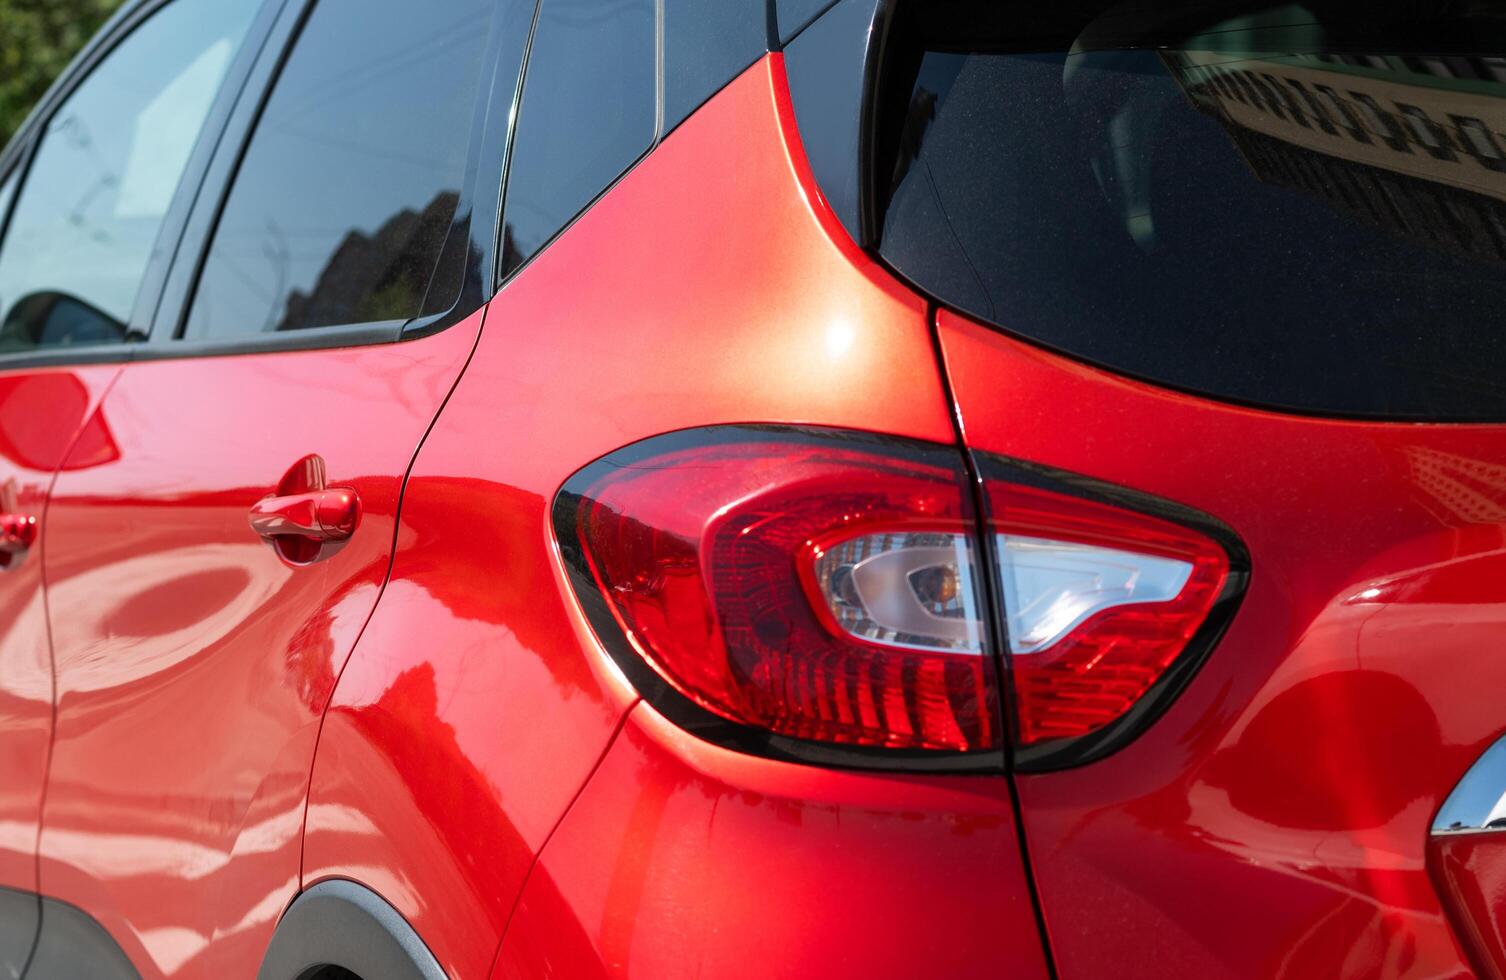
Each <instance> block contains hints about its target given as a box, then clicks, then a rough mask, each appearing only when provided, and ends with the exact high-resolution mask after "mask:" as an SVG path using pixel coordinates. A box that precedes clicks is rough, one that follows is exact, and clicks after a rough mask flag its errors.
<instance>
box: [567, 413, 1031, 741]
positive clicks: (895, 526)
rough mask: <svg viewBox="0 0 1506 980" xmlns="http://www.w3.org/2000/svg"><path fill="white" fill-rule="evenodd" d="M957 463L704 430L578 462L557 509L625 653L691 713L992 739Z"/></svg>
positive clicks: (879, 736)
mask: <svg viewBox="0 0 1506 980" xmlns="http://www.w3.org/2000/svg"><path fill="white" fill-rule="evenodd" d="M959 463H960V461H959V459H958V458H957V455H956V453H955V452H953V451H949V450H946V449H942V448H940V447H936V448H928V447H916V446H911V445H908V444H896V443H884V442H879V441H876V440H872V439H865V438H862V437H853V436H848V437H837V436H816V435H812V434H810V433H803V432H794V431H789V430H758V429H716V430H707V431H703V432H698V433H688V434H682V435H677V436H670V437H665V438H663V439H658V440H651V441H650V442H648V443H644V444H640V445H639V446H637V447H633V448H631V449H629V450H628V451H626V452H624V453H619V454H615V455H614V456H612V457H609V458H608V459H606V460H604V461H603V462H602V463H599V464H597V465H595V466H593V467H591V468H589V469H588V470H586V471H584V472H583V473H582V474H580V476H578V477H577V478H576V479H575V480H572V481H571V483H570V485H568V486H567V487H566V489H565V492H564V493H563V494H562V495H561V498H560V499H561V502H562V505H563V507H562V508H559V507H557V508H556V526H557V528H558V529H559V530H560V531H561V532H562V536H561V540H562V542H572V543H573V544H574V546H575V548H576V549H578V551H573V555H574V558H575V560H576V562H577V564H578V565H579V566H580V567H581V570H582V571H584V572H585V573H586V574H588V575H589V583H585V584H586V585H587V588H586V590H585V591H587V592H590V593H594V594H595V595H598V596H600V597H601V599H602V600H603V601H604V604H605V606H606V609H607V611H609V612H610V614H611V617H612V619H613V620H614V622H615V625H616V627H617V629H618V630H620V633H621V636H622V637H623V638H625V639H626V640H627V642H628V643H630V644H631V646H632V647H633V649H634V651H635V652H636V654H637V656H638V657H640V658H641V659H642V661H643V662H645V663H647V664H648V665H650V666H651V667H652V668H653V670H654V671H655V672H656V673H657V674H658V675H659V677H661V678H662V679H663V681H665V682H667V684H668V685H670V687H672V688H673V690H674V691H675V692H677V693H678V694H679V695H680V696H682V697H683V698H685V699H687V700H688V701H690V702H692V703H693V704H694V705H695V706H697V707H698V708H700V709H702V710H704V711H705V712H709V713H711V714H712V715H714V716H717V717H719V718H721V719H724V720H726V721H727V722H730V723H733V724H736V725H741V726H748V727H749V728H752V729H757V730H761V731H764V732H769V733H773V734H774V735H777V736H781V737H784V738H789V739H797V740H803V741H809V742H822V743H829V744H835V745H842V746H854V747H868V748H875V749H885V750H928V751H948V752H954V753H955V752H977V751H986V750H993V749H998V748H999V747H1000V745H1001V739H1000V732H999V728H1000V724H999V712H998V701H997V697H996V693H995V677H994V674H995V669H994V661H993V659H992V658H991V657H990V656H989V651H988V650H987V649H986V645H985V643H984V640H983V614H982V610H981V598H980V597H981V596H982V594H983V593H982V589H981V588H980V582H981V579H980V576H979V575H978V574H977V571H976V569H975V568H974V567H973V549H972V547H971V544H970V540H971V536H972V533H973V529H974V527H975V524H974V516H973V514H972V513H971V511H970V509H969V507H968V501H967V495H966V491H965V487H966V484H965V481H964V478H963V474H962V472H961V469H960V466H959ZM566 557H567V559H569V558H571V557H572V549H570V548H567V555H566ZM582 577H584V576H582ZM619 662H620V661H619ZM625 666H627V667H630V666H631V665H630V664H628V665H625ZM640 689H641V687H640Z"/></svg>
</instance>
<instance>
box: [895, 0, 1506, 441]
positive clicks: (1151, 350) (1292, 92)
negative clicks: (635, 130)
mask: <svg viewBox="0 0 1506 980" xmlns="http://www.w3.org/2000/svg"><path fill="white" fill-rule="evenodd" d="M954 6H955V5H954ZM1227 6H1228V5H1225V10H1224V11H1223V12H1222V13H1221V14H1219V15H1218V16H1217V17H1212V16H1206V17H1203V18H1201V19H1198V18H1196V17H1194V18H1192V19H1191V22H1190V26H1189V24H1188V23H1187V22H1185V21H1184V22H1183V23H1181V24H1180V25H1179V26H1178V28H1177V30H1178V32H1179V33H1177V34H1176V35H1175V36H1173V37H1171V38H1167V37H1165V36H1161V37H1154V36H1152V32H1151V31H1149V30H1146V31H1140V32H1138V33H1137V30H1136V28H1137V24H1136V22H1135V19H1134V17H1132V16H1131V17H1128V18H1127V19H1126V17H1125V16H1117V19H1116V14H1115V13H1114V12H1113V11H1105V12H1103V13H1101V14H1099V15H1098V16H1097V17H1095V18H1091V19H1088V20H1086V22H1085V23H1084V24H1082V25H1079V26H1080V28H1081V29H1080V30H1079V31H1078V32H1077V33H1076V34H1075V35H1071V36H1061V37H1058V38H1056V39H1055V40H1054V41H1041V40H1039V39H1038V40H1035V41H1031V42H1029V43H1027V44H1025V45H1023V48H1024V49H1022V45H1021V44H1019V43H1014V44H1010V43H1000V39H999V38H997V37H996V38H992V39H989V38H977V39H974V40H965V39H959V38H957V37H955V36H951V37H947V38H946V39H945V40H944V41H937V42H935V43H932V44H930V45H929V46H928V47H929V49H928V50H922V51H919V52H917V53H916V57H915V59H914V61H913V63H911V64H910V65H909V66H908V67H907V71H908V74H907V75H905V82H906V83H905V84H904V85H903V86H902V91H903V92H905V93H908V99H907V100H905V103H904V104H903V105H900V106H898V107H897V108H898V110H899V111H896V112H895V113H894V117H895V122H894V123H893V124H892V126H891V131H892V133H893V134H894V138H893V140H892V146H891V153H890V154H889V155H888V156H887V157H885V158H884V163H885V167H886V169H885V170H884V171H882V174H883V176H882V178H881V180H880V185H881V186H880V190H881V192H884V193H885V194H886V196H887V205H888V206H887V209H886V210H885V212H884V215H885V216H884V218H883V228H882V237H881V248H882V251H883V254H884V256H885V257H886V258H887V259H888V261H889V262H890V263H891V264H893V265H894V266H895V267H896V268H897V269H898V270H899V271H900V272H902V273H903V274H905V275H906V276H908V277H909V278H911V279H912V280H913V281H914V282H915V283H916V284H917V285H919V286H920V287H922V288H923V289H925V290H927V291H929V292H930V293H932V294H933V295H935V296H937V297H938V298H939V299H941V300H942V301H943V302H945V303H947V304H948V305H952V306H955V307H957V308H958V309H960V310H962V311H964V312H967V313H970V314H972V315H974V316H976V317H979V318H981V319H984V320H986V321H988V322H990V323H992V324H995V325H997V326H999V327H1001V328H1002V329H1004V330H1006V331H1008V332H1011V333H1015V334H1018V335H1021V336H1023V337H1025V338H1028V339H1030V340H1033V341H1036V342H1038V343H1041V344H1044V345H1046V346H1049V347H1051V348H1054V349H1057V350H1060V351H1063V352H1066V353H1069V354H1072V355H1075V356H1077V357H1080V358H1082V359H1085V360H1087V361H1090V362H1093V363H1096V364H1099V365H1103V366H1106V367H1108V368H1111V369H1114V370H1117V371H1121V372H1124V373H1127V374H1131V375H1134V376H1137V377H1141V378H1145V379H1148V380H1151V381H1154V382H1157V383H1161V384H1165V385H1169V386H1173V387H1177V388H1181V389H1185V390H1190V391H1193V392H1198V393H1203V394H1208V395H1211V396H1214V397H1218V398H1222V399H1228V400H1235V401H1239V402H1245V403H1251V404H1256V405H1261V406H1268V407H1276V408H1281V409H1287V410H1294V411H1300V412H1306V413H1315V414H1324V415H1338V416H1358V417H1383V418H1398V419H1450V420H1486V419H1493V420H1499V419H1506V330H1503V328H1502V325H1501V321H1500V311H1501V310H1503V309H1506V57H1502V56H1501V54H1498V53H1497V52H1502V53H1506V49H1503V48H1498V47H1495V46H1491V45H1486V44H1485V43H1484V41H1483V39H1484V38H1486V37H1489V36H1493V35H1496V34H1498V32H1497V31H1496V30H1495V29H1494V24H1493V23H1485V24H1483V26H1482V25H1477V24H1472V23H1470V22H1456V23H1438V22H1432V23H1428V24H1415V23H1412V24H1401V23H1397V24H1391V25H1389V26H1388V25H1386V24H1384V23H1379V24H1377V23H1369V24H1366V25H1364V26H1365V33H1364V35H1363V37H1362V38H1361V39H1360V40H1358V41H1356V40H1355V35H1354V31H1353V28H1354V25H1353V24H1351V23H1348V22H1346V21H1344V20H1342V19H1333V18H1325V17H1324V16H1323V14H1322V12H1321V11H1319V12H1316V13H1314V12H1311V11H1307V10H1305V9H1304V8H1298V7H1285V8H1282V10H1281V13H1280V17H1284V18H1286V20H1285V21H1283V22H1276V23H1274V26H1273V22H1275V21H1279V20H1280V17H1277V16H1276V15H1261V14H1260V13H1259V12H1258V11H1249V12H1236V13H1235V14H1230V13H1229V12H1228V9H1227ZM1106 24H1107V25H1111V28H1112V29H1105V27H1104V25H1106ZM1435 38H1437V39H1441V40H1439V41H1436V42H1435V41H1434V40H1433V39H1435ZM1409 39H1410V40H1409ZM1460 39H1463V40H1462V41H1461V40H1460ZM974 41H976V43H974ZM889 164H892V169H888V165H889Z"/></svg>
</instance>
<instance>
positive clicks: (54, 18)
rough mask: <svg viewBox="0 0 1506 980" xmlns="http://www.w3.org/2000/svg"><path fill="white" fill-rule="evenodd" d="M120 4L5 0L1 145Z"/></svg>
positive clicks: (109, 0)
mask: <svg viewBox="0 0 1506 980" xmlns="http://www.w3.org/2000/svg"><path fill="white" fill-rule="evenodd" d="M119 5H120V0H0V146H3V145H4V144H5V143H8V142H9V141H10V138H11V135H12V134H13V133H14V132H15V131H16V129H17V127H19V126H20V125H21V122H22V120H24V119H25V118H26V114H27V113H28V112H30V111H31V107H32V106H33V105H34V104H35V103H36V101H37V100H38V99H40V98H41V97H42V93H43V92H45V91H47V86H48V85H50V84H52V80H53V79H54V78H56V77H57V75H58V73H59V72H61V71H62V70H63V69H64V68H65V67H66V66H67V64H68V61H69V59H71V58H72V57H73V56H74V54H76V53H77V52H78V49H79V48H81V47H83V46H84V42H85V41H87V40H89V38H90V37H91V36H92V35H93V34H94V32H95V31H96V30H98V29H99V26H100V25H101V24H103V23H104V22H105V19H106V18H107V17H109V16H110V14H111V13H113V12H114V10H115V8H116V7H117V6H119Z"/></svg>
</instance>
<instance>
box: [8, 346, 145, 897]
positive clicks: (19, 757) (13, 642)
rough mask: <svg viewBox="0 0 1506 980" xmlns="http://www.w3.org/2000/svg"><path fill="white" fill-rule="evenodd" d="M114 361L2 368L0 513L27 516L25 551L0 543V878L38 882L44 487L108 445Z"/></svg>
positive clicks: (48, 705) (47, 715)
mask: <svg viewBox="0 0 1506 980" xmlns="http://www.w3.org/2000/svg"><path fill="white" fill-rule="evenodd" d="M118 370H119V369H118V368H116V367H113V366H100V367H83V368H73V369H41V370H33V371H14V372H9V373H6V374H5V375H3V376H0V514H8V515H14V516H16V517H25V518H28V519H35V520H36V521H37V522H38V523H37V531H36V540H35V541H34V542H33V544H32V546H31V548H30V549H28V550H27V551H25V552H24V553H18V554H10V553H0V624H3V625H0V733H3V734H0V887H4V888H11V889H16V890H20V891H36V889H37V865H36V849H37V832H38V827H39V818H40V816H41V804H42V790H43V786H44V784H45V781H46V774H47V751H48V745H49V743H50V741H51V737H52V654H51V651H50V649H49V646H48V642H47V613H46V609H45V607H44V606H43V601H42V549H43V548H44V547H45V546H46V544H47V533H46V532H47V527H48V522H47V521H46V503H47V492H48V489H49V487H50V485H51V483H52V476H53V473H54V471H55V470H56V469H57V468H58V466H59V465H61V464H62V462H63V458H64V456H66V455H68V452H69V449H70V447H72V448H73V453H74V458H76V459H79V460H80V461H81V462H83V461H104V460H108V459H110V458H111V457H112V455H113V454H114V452H115V449H114V443H113V439H112V437H111V434H110V432H109V430H108V429H107V428H106V427H105V426H104V425H103V423H102V422H101V421H100V420H99V418H98V417H97V416H96V415H95V414H94V410H95V408H96V407H97V406H98V405H99V400H100V398H101V397H102V396H103V394H104V392H105V391H106V390H107V389H108V388H109V386H110V382H111V381H113V380H114V378H115V375H116V373H117V372H118Z"/></svg>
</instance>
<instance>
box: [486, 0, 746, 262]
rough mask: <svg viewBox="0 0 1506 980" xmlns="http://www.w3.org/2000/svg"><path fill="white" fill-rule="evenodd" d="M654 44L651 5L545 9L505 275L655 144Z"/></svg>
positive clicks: (546, 2)
mask: <svg viewBox="0 0 1506 980" xmlns="http://www.w3.org/2000/svg"><path fill="white" fill-rule="evenodd" d="M719 2H720V0H719ZM656 35H657V28H656V24H655V12H654V0H615V2H613V3H601V2H599V0H543V2H542V4H541V6H540V8H539V17H538V24H537V26H536V28H535V30H534V40H533V48H532V51H531V52H530V54H529V58H528V74H527V81H526V82H525V84H524V88H523V102H522V106H521V107H520V109H519V115H518V130H517V137H516V142H515V147H516V148H515V149H514V150H513V157H512V165H511V169H510V172H509V176H508V182H507V226H506V232H505V238H504V242H503V262H504V271H511V270H512V269H514V268H516V267H517V266H518V265H521V264H522V263H523V262H524V261H526V260H527V259H528V258H530V257H531V256H532V255H533V254H534V253H535V252H537V251H538V250H539V249H540V248H541V247H542V246H543V245H544V244H545V243H546V242H548V240H549V239H550V238H552V237H553V236H554V234H555V233H556V232H558V231H559V230H560V229H561V228H563V227H564V226H565V225H566V224H568V223H569V221H570V220H571V219H572V218H573V217H574V216H575V215H576V214H578V213H579V212H580V211H581V210H582V209H583V208H584V207H585V206H586V205H588V204H589V203H591V201H592V200H593V199H595V197H596V196H597V194H599V193H601V191H602V190H603V189H605V188H606V187H607V185H609V184H610V183H611V182H612V181H613V180H614V179H616V177H617V176H618V175H619V174H621V173H622V172H623V171H624V170H626V169H627V168H628V167H629V166H631V165H632V163H633V161H635V160H636V159H637V158H638V157H639V156H641V155H642V154H643V152H644V151H645V150H647V149H648V148H649V146H651V145H652V144H653V142H654V136H655V132H656V130H657V127H658V120H657V118H656V117H657V114H658V94H657V91H656V90H657V85H658V79H657V68H656V60H657V59H656V46H657V36H656Z"/></svg>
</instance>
